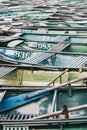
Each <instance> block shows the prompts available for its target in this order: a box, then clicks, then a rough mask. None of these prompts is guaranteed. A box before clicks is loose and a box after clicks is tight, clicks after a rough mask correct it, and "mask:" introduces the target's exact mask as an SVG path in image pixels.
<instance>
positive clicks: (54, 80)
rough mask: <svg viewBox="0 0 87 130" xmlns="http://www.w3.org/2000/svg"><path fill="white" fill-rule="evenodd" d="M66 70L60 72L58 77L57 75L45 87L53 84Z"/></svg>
mask: <svg viewBox="0 0 87 130" xmlns="http://www.w3.org/2000/svg"><path fill="white" fill-rule="evenodd" d="M67 71H68V69H65V70H64V71H63V72H61V73H60V74H59V75H57V76H56V77H55V78H54V79H53V80H52V81H51V82H50V83H48V84H47V85H46V86H50V85H51V84H52V83H54V82H55V81H56V80H57V79H58V78H60V76H62V75H63V74H64V73H65V72H67Z"/></svg>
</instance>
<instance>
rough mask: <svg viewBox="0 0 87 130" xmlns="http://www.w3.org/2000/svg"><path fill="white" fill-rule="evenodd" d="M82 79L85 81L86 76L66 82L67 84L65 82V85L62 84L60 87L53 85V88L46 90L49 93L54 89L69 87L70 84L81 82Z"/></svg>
mask: <svg viewBox="0 0 87 130" xmlns="http://www.w3.org/2000/svg"><path fill="white" fill-rule="evenodd" d="M84 79H87V76H85V77H81V78H77V79H74V80H70V81H67V82H65V83H62V84H60V85H55V86H53V87H51V88H48V90H50V91H51V90H56V89H58V88H61V87H64V86H67V85H70V84H72V83H76V82H79V81H82V80H84Z"/></svg>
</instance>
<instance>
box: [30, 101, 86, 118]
mask: <svg viewBox="0 0 87 130" xmlns="http://www.w3.org/2000/svg"><path fill="white" fill-rule="evenodd" d="M85 108H87V104H85V105H80V106H76V107H72V108H69V109H68V112H73V111H77V110H81V109H85ZM61 114H64V113H63V110H61V111H56V112H53V113H49V114H44V115H40V116H37V117H34V118H31V119H30V120H35V119H42V118H48V117H53V116H59V115H61Z"/></svg>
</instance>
